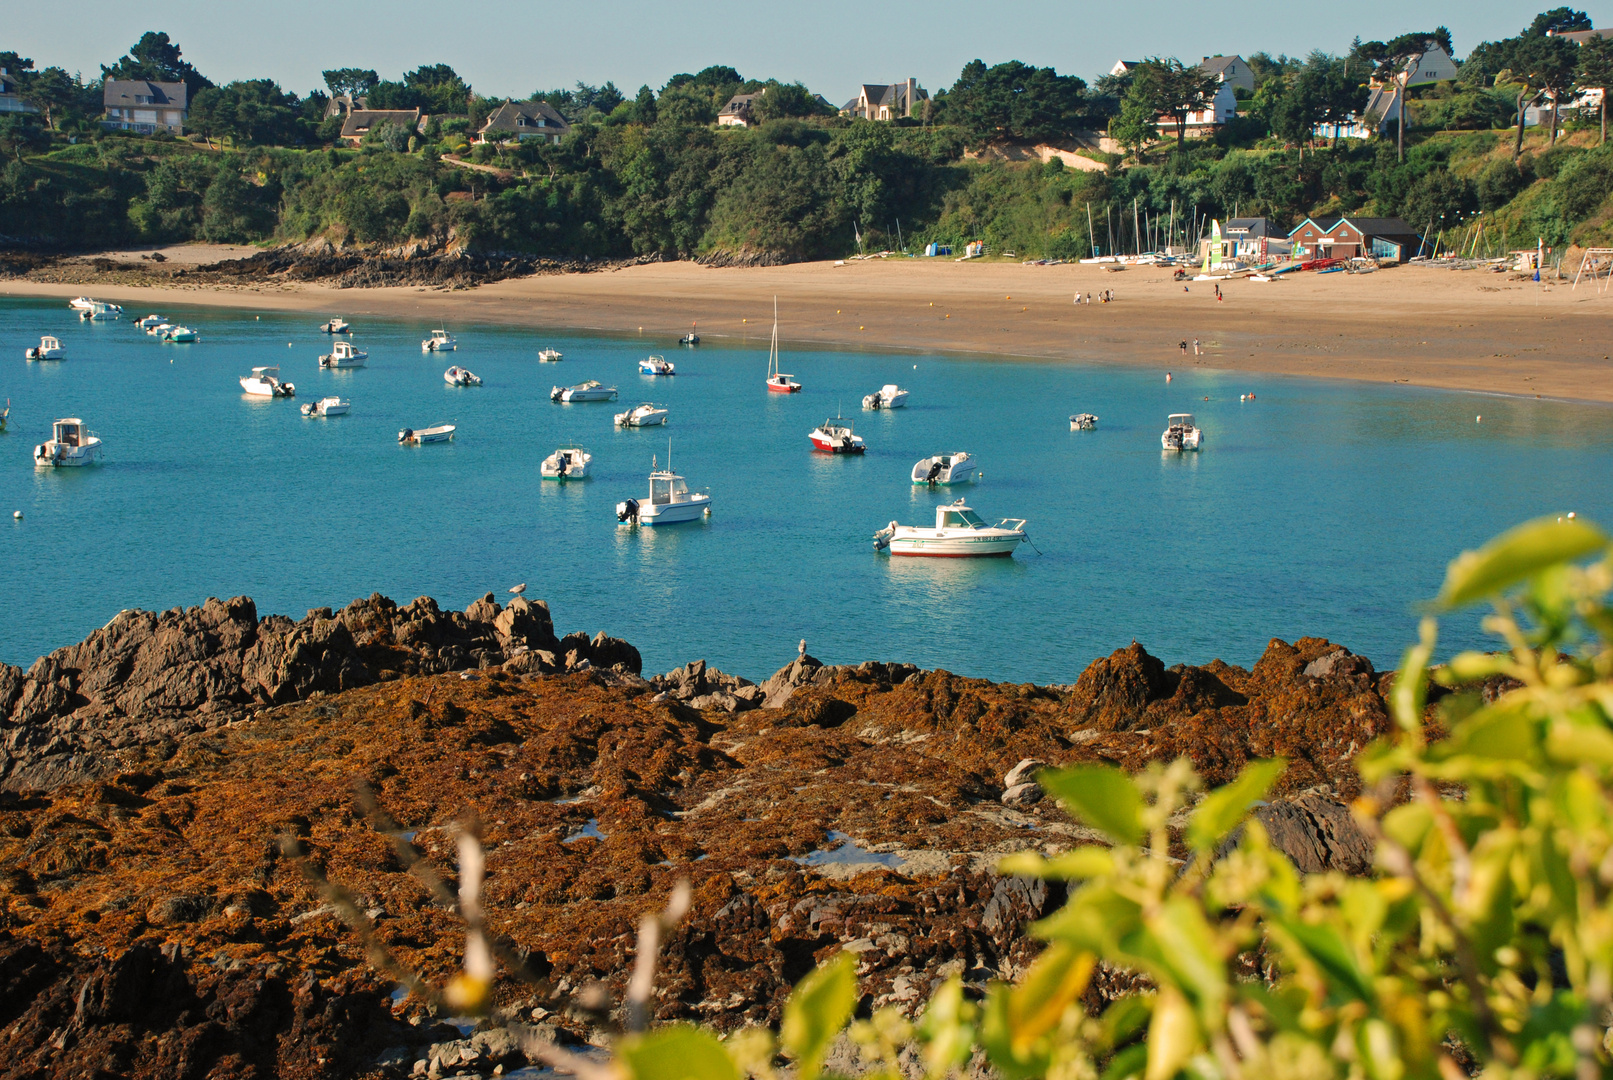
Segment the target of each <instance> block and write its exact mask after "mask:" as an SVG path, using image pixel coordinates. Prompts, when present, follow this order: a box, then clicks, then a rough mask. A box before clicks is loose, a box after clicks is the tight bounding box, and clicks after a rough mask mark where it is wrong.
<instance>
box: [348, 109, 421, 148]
mask: <svg viewBox="0 0 1613 1080" xmlns="http://www.w3.org/2000/svg"><path fill="white" fill-rule="evenodd" d="M389 122H390V123H393V124H397V125H398V126H399V127H401V128H404V129H406V130H408V131H415V132H421V131H424V130H425V127H426V120H425V117H423V116H421V115H420V110H419V109H354V110H352V111H351V112H349V113H348V114H347V118H346V119H345V120H343V121H342V133H341V135H339V136H337V138H339V139H340V140H341V141H342V142H345V143H347V144H349V145H350V146H357V145H359V143H361V142H363V141H364V136H366V135H368V134H369V133H370V132H371V131H372V130H373V129H375V128H378V127H380V126H381V125H382V124H385V123H389Z"/></svg>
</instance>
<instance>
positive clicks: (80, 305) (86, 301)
mask: <svg viewBox="0 0 1613 1080" xmlns="http://www.w3.org/2000/svg"><path fill="white" fill-rule="evenodd" d="M95 304H96V301H94V300H91V299H90V298H89V297H87V296H75V297H73V299H71V300H69V301H68V302H67V306H68V307H70V308H72V309H73V310H74V311H89V310H90V309H92V308H94V307H95Z"/></svg>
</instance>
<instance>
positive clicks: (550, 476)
mask: <svg viewBox="0 0 1613 1080" xmlns="http://www.w3.org/2000/svg"><path fill="white" fill-rule="evenodd" d="M593 460H594V455H592V454H590V453H589V452H588V451H587V449H585V448H584V447H581V446H577V445H575V444H571V445H567V446H562V447H561V448H560V449H558V450H556V451H555V452H554V453H552V454H550V455H549V456H548V457H546V458H544V459H543V462H542V463H541V464H540V465H539V466H538V475H539V476H541V477H543V478H544V479H545V480H582V479H584V478H586V477H587V476H588V466H589V465H590V464H591V463H592V462H593Z"/></svg>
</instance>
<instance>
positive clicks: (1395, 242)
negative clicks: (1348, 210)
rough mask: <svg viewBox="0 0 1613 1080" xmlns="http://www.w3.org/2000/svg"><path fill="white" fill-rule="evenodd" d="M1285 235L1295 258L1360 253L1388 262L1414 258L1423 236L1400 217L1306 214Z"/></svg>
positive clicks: (1317, 257)
mask: <svg viewBox="0 0 1613 1080" xmlns="http://www.w3.org/2000/svg"><path fill="white" fill-rule="evenodd" d="M1288 239H1289V240H1291V241H1292V242H1293V244H1294V258H1296V259H1354V258H1358V257H1360V256H1363V255H1367V256H1371V257H1373V258H1377V259H1383V260H1386V261H1389V262H1405V261H1407V260H1408V259H1411V258H1414V257H1415V256H1416V255H1417V253H1418V251H1419V250H1420V249H1421V247H1422V243H1423V240H1422V237H1420V236H1418V235H1417V233H1416V231H1415V230H1414V229H1412V227H1411V226H1410V225H1407V224H1406V223H1405V222H1404V221H1402V220H1400V219H1399V218H1366V217H1363V218H1347V217H1324V218H1306V219H1305V220H1304V221H1302V222H1300V223H1299V225H1298V227H1296V228H1295V229H1294V231H1293V232H1291V233H1289V234H1288Z"/></svg>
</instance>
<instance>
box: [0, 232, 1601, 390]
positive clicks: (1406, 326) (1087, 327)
mask: <svg viewBox="0 0 1613 1080" xmlns="http://www.w3.org/2000/svg"><path fill="white" fill-rule="evenodd" d="M147 250H148V251H149V249H147ZM162 250H163V252H164V254H165V256H166V257H167V258H168V259H169V260H174V261H179V262H188V263H197V262H205V261H211V260H213V259H217V258H232V257H240V255H241V254H250V253H251V249H243V248H233V249H221V248H207V247H200V246H193V247H188V248H165V249H162ZM138 254H139V253H130V252H118V253H108V256H109V257H112V258H115V259H123V260H127V259H130V258H137V257H138ZM85 267H86V271H88V270H89V264H88V262H87V261H86V262H85ZM1186 284H1187V286H1188V288H1187V289H1186V290H1185V291H1184V289H1183V286H1182V283H1177V282H1173V281H1172V280H1171V271H1169V270H1165V269H1154V268H1150V267H1130V268H1127V269H1125V270H1122V271H1118V272H1105V271H1104V270H1103V269H1102V268H1101V267H1096V266H1079V265H1073V266H1072V265H1065V266H1024V265H1020V264H1018V263H1008V262H989V261H976V262H968V263H955V262H952V261H950V260H944V259H937V260H927V259H890V260H870V261H866V262H848V263H846V264H844V265H837V264H834V263H829V262H817V263H803V264H797V265H793V266H784V267H769V268H753V269H714V268H708V267H703V266H699V265H696V264H694V263H687V262H683V263H660V264H651V265H646V266H634V267H627V268H623V269H619V270H610V271H602V272H597V273H587V274H540V275H535V276H532V277H526V278H519V279H512V280H508V281H502V282H498V283H496V284H492V285H484V286H481V287H478V288H474V289H462V290H452V291H449V290H441V289H428V288H415V287H405V288H382V289H335V288H330V287H325V286H318V285H301V284H295V285H294V284H265V285H256V286H238V287H217V288H212V287H208V288H197V287H183V286H178V287H161V288H157V287H130V286H126V285H108V284H98V283H94V278H93V275H87V276H86V277H85V278H84V279H83V281H82V282H78V283H73V284H56V283H49V284H47V283H42V282H32V281H22V280H8V281H0V296H18V297H21V296H34V297H38V296H49V297H61V298H64V299H65V298H67V297H71V296H75V295H78V294H79V293H81V292H85V291H91V292H92V294H93V295H95V296H96V297H97V298H102V299H108V300H113V301H116V302H118V303H121V304H124V305H125V306H127V307H129V308H130V309H131V312H130V313H131V314H144V311H143V310H142V311H140V312H138V313H136V312H135V311H134V310H133V309H135V308H145V307H152V308H154V309H157V310H161V308H162V306H163V305H164V304H195V305H204V306H218V307H230V308H240V309H248V310H261V311H269V310H275V311H307V312H309V313H311V314H318V315H320V316H322V317H323V316H329V315H340V316H342V317H344V318H347V319H349V320H350V321H354V322H356V323H357V322H361V320H362V319H363V318H364V317H365V316H368V315H376V316H387V317H398V318H413V319H419V320H424V321H430V322H441V323H444V324H446V325H448V326H449V327H450V329H458V328H463V327H465V326H467V325H469V324H473V323H497V324H506V325H517V326H533V327H547V328H555V329H560V328H578V329H591V330H602V331H610V332H617V333H638V332H640V331H642V333H643V335H644V337H645V339H646V342H647V348H649V349H651V350H652V351H653V350H661V349H665V348H667V347H668V346H670V345H671V344H672V341H673V340H674V339H675V338H676V337H677V336H679V335H681V334H683V333H685V332H687V331H688V329H689V326H690V324H691V323H694V322H696V321H698V323H699V329H700V334H701V336H702V337H704V338H706V339H707V340H710V341H717V340H722V341H727V342H733V341H748V342H752V343H755V344H756V345H757V347H758V348H763V349H765V347H766V343H767V339H768V336H769V333H770V331H771V327H772V304H773V298H774V296H777V297H778V300H779V332H780V337H781V339H782V340H783V341H784V342H785V343H786V347H788V346H790V345H825V346H828V345H849V346H854V347H857V348H893V349H902V350H912V351H915V352H921V353H943V352H944V353H957V354H968V355H978V356H987V357H991V356H1000V357H1005V358H1007V357H1042V358H1052V359H1066V360H1071V361H1077V362H1083V363H1114V364H1127V365H1132V366H1145V367H1152V368H1157V369H1158V370H1160V371H1161V372H1165V371H1170V370H1173V369H1175V370H1180V369H1184V368H1187V367H1190V366H1193V365H1199V366H1203V367H1206V368H1215V369H1220V370H1225V371H1248V372H1263V373H1269V374H1284V375H1303V376H1312V377H1319V378H1335V379H1361V380H1368V381H1373V382H1396V383H1405V384H1409V385H1413V386H1427V387H1439V388H1442V389H1451V390H1467V391H1474V392H1480V393H1496V394H1513V395H1519V396H1526V397H1536V396H1538V397H1542V398H1559V399H1568V400H1577V401H1593V402H1613V359H1610V355H1613V334H1610V323H1609V315H1613V290H1607V291H1604V292H1602V293H1600V294H1599V293H1598V292H1597V290H1596V288H1595V286H1594V285H1593V284H1586V283H1581V285H1580V286H1579V288H1578V289H1571V288H1570V287H1569V284H1568V283H1566V282H1564V283H1548V284H1535V283H1533V282H1527V281H1513V280H1511V276H1510V275H1504V274H1492V273H1485V272H1480V271H1471V270H1470V271H1455V270H1447V269H1442V268H1429V267H1419V266H1410V267H1396V268H1390V269H1386V270H1382V271H1380V272H1378V273H1375V274H1368V275H1359V276H1357V275H1349V274H1327V275H1316V274H1297V275H1293V276H1291V277H1288V278H1285V279H1282V280H1279V281H1276V282H1271V283H1262V282H1250V281H1229V282H1223V283H1222V285H1221V289H1222V294H1223V296H1224V299H1223V300H1221V301H1217V299H1216V296H1215V290H1214V288H1213V283H1211V282H1188V283H1186ZM1105 289H1108V290H1113V292H1114V296H1115V301H1114V302H1113V303H1110V304H1101V303H1098V302H1097V301H1096V300H1094V301H1093V302H1092V303H1090V304H1081V305H1079V306H1077V305H1076V304H1075V303H1074V302H1073V301H1074V296H1075V294H1076V293H1077V292H1080V293H1082V294H1083V295H1085V294H1088V293H1092V292H1097V291H1101V290H1105ZM1195 340H1197V341H1198V342H1199V345H1200V350H1201V355H1199V356H1196V357H1195V356H1194V355H1192V352H1193V350H1192V343H1193V342H1194V341H1195ZM1182 341H1187V342H1188V343H1189V348H1188V352H1187V355H1186V356H1185V357H1184V355H1183V353H1182V351H1181V349H1180V348H1179V343H1180V342H1182Z"/></svg>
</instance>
